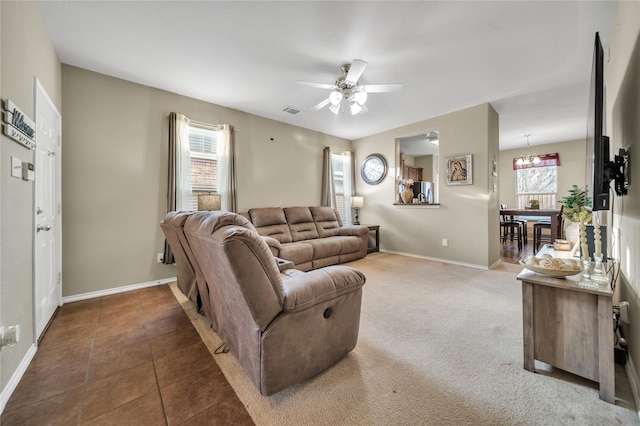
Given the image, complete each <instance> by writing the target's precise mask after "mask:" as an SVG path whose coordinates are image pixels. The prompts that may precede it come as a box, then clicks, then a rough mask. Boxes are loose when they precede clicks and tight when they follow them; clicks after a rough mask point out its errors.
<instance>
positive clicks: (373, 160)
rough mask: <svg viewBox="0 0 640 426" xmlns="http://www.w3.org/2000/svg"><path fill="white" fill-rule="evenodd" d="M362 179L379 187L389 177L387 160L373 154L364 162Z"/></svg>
mask: <svg viewBox="0 0 640 426" xmlns="http://www.w3.org/2000/svg"><path fill="white" fill-rule="evenodd" d="M360 174H361V175H362V179H364V181H365V182H366V183H368V184H369V185H377V184H379V183H380V182H382V181H383V180H384V178H385V176H386V175H387V160H386V159H385V158H384V157H383V156H382V155H381V154H371V155H369V156H368V157H367V158H365V159H364V161H363V162H362V169H361V170H360Z"/></svg>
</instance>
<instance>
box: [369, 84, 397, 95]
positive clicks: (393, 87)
mask: <svg viewBox="0 0 640 426" xmlns="http://www.w3.org/2000/svg"><path fill="white" fill-rule="evenodd" d="M359 87H363V88H364V90H365V92H367V93H388V92H398V91H400V90H402V83H391V84H365V85H362V86H359Z"/></svg>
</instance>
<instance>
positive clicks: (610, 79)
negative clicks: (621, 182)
mask: <svg viewBox="0 0 640 426" xmlns="http://www.w3.org/2000/svg"><path fill="white" fill-rule="evenodd" d="M609 54H610V56H609V61H608V62H606V61H605V84H606V105H607V129H608V130H607V134H608V135H609V136H610V138H611V154H612V159H613V155H614V154H617V153H618V150H619V149H620V148H624V149H627V150H629V152H630V156H631V158H630V160H629V164H630V165H631V185H630V186H629V195H628V196H626V197H614V198H613V201H612V203H611V204H612V208H611V211H612V212H613V215H610V217H609V225H610V227H611V228H612V231H613V235H614V241H615V244H614V246H613V255H614V257H616V258H618V259H619V260H620V281H619V283H618V288H617V289H616V293H615V295H614V300H616V301H618V300H627V301H628V302H629V309H630V313H629V315H630V317H631V321H632V324H631V325H630V326H625V327H624V330H625V336H626V338H627V341H628V343H629V354H630V363H629V364H630V365H633V366H634V370H633V371H632V372H635V374H636V376H635V377H633V379H634V380H635V383H636V384H637V385H640V297H639V295H640V266H639V265H640V174H639V173H638V171H639V170H640V119H639V118H640V1H638V0H633V1H624V2H623V1H621V2H618V3H617V8H616V14H615V17H614V21H613V30H612V34H611V41H610V43H609ZM605 58H606V55H605Z"/></svg>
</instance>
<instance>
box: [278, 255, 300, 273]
mask: <svg viewBox="0 0 640 426" xmlns="http://www.w3.org/2000/svg"><path fill="white" fill-rule="evenodd" d="M274 259H275V260H276V265H278V269H279V270H280V272H282V271H286V270H287V269H294V268H295V267H296V265H295V264H294V263H293V262H292V261H290V260H286V259H281V258H279V257H274Z"/></svg>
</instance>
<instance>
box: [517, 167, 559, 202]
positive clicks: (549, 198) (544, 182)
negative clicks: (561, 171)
mask: <svg viewBox="0 0 640 426" xmlns="http://www.w3.org/2000/svg"><path fill="white" fill-rule="evenodd" d="M557 192H558V167H557V166H546V167H532V168H528V169H518V170H516V200H517V203H518V208H519V209H523V208H525V207H527V206H529V201H530V200H538V201H540V208H542V209H555V208H557V203H556V195H557Z"/></svg>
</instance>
